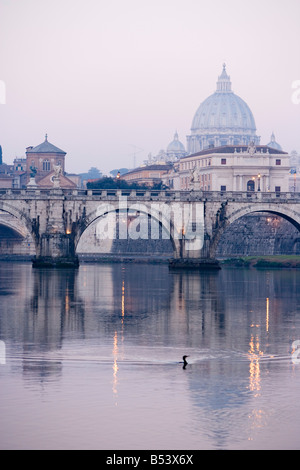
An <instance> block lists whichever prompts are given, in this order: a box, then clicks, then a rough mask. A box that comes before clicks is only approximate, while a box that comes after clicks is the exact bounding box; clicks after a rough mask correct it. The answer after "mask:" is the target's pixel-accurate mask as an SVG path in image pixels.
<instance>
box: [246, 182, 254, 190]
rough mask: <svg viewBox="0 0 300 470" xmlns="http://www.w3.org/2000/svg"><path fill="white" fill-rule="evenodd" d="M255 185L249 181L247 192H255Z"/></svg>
mask: <svg viewBox="0 0 300 470" xmlns="http://www.w3.org/2000/svg"><path fill="white" fill-rule="evenodd" d="M254 188H255V183H254V181H253V180H249V181H248V183H247V191H254Z"/></svg>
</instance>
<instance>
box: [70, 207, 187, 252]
mask: <svg viewBox="0 0 300 470" xmlns="http://www.w3.org/2000/svg"><path fill="white" fill-rule="evenodd" d="M129 211H136V212H138V213H139V214H138V215H140V214H142V215H146V216H148V218H149V217H150V218H152V219H153V220H154V221H155V223H156V224H157V226H158V227H161V229H162V230H165V232H166V234H168V236H169V239H170V242H171V246H172V249H173V255H174V257H179V256H180V252H181V249H182V244H181V241H182V240H180V234H179V230H178V227H176V225H175V223H174V220H173V218H172V217H170V218H168V216H167V215H166V214H165V213H161V212H160V210H159V205H157V206H156V207H155V206H153V205H152V206H147V205H146V204H144V203H133V204H132V203H130V206H129V207H128V208H127V207H124V209H122V208H120V206H119V204H113V203H103V204H100V205H99V207H97V208H96V209H95V210H93V211H91V212H90V213H89V214H88V215H86V216H85V218H84V223H81V224H79V226H78V228H77V230H76V233H75V237H74V244H75V251H76V250H77V247H78V244H79V241H80V239H81V237H82V235H83V233H84V232H85V231H86V230H87V229H88V228H89V227H90V226H91V225H92V224H94V223H95V222H96V221H97V220H99V221H100V220H101V219H102V218H103V217H106V216H109V215H111V216H112V217H111V220H110V222H112V223H114V220H113V216H114V215H115V216H116V218H115V223H116V224H119V222H118V216H120V214H125V213H126V214H127V216H128V215H129ZM138 215H137V217H138ZM127 233H128V232H127ZM166 236H167V235H166Z"/></svg>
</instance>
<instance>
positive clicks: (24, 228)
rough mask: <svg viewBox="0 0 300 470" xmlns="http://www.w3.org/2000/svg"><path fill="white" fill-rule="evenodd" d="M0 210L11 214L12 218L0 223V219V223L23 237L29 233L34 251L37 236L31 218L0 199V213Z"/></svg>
mask: <svg viewBox="0 0 300 470" xmlns="http://www.w3.org/2000/svg"><path fill="white" fill-rule="evenodd" d="M1 212H2V213H4V214H9V215H11V216H12V219H11V220H10V221H8V223H7V221H4V223H1V221H0V223H1V224H2V225H6V226H7V227H9V228H10V229H12V230H14V231H15V232H17V233H19V234H20V235H21V236H23V237H24V238H25V237H26V236H28V235H29V236H30V237H31V239H32V241H33V242H34V245H35V251H36V248H37V243H38V241H37V237H36V234H35V233H34V230H33V224H32V220H31V219H30V218H29V217H28V216H27V215H26V213H25V212H24V211H23V210H21V209H19V208H18V207H16V206H15V205H13V204H10V203H8V202H7V201H0V213H1ZM13 219H16V221H17V222H18V223H16V224H15V223H14V222H13Z"/></svg>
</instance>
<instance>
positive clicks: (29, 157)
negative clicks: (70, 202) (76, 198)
mask: <svg viewBox="0 0 300 470" xmlns="http://www.w3.org/2000/svg"><path fill="white" fill-rule="evenodd" d="M65 157H66V152H65V151H64V150H61V149H60V148H58V147H56V146H55V145H53V144H51V143H50V142H49V141H48V136H47V134H46V137H45V141H44V142H43V143H42V144H40V145H38V146H36V147H27V149H26V174H27V183H28V182H29V180H30V173H33V172H34V173H35V182H36V185H37V186H38V187H41V188H53V177H54V175H55V170H54V167H55V166H60V167H61V176H60V187H61V188H76V187H77V185H76V183H74V182H73V181H72V180H71V179H70V178H68V177H67V176H66V175H65Z"/></svg>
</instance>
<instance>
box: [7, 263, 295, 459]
mask: <svg viewBox="0 0 300 470" xmlns="http://www.w3.org/2000/svg"><path fill="white" fill-rule="evenodd" d="M299 285H300V271H298V270H255V269H253V270H251V269H238V268H234V269H229V268H224V269H222V270H221V271H218V272H211V273H196V272H169V270H168V267H167V266H164V265H146V264H145V265H142V264H141V265H139V264H136V265H130V264H124V265H122V264H115V265H101V264H83V265H81V266H80V268H79V269H78V270H77V271H73V270H70V271H69V270H60V271H59V270H42V269H41V270H34V269H32V267H31V265H30V264H25V263H24V264H17V263H0V340H1V343H0V346H1V348H0V416H1V428H0V429H1V430H0V448H1V449H105V450H111V449H118V450H121V449H126V450H132V449H146V450H150V449H151V450H152V449H173V450H175V449H299V448H300V400H299V396H300V364H298V362H300V361H298V358H297V350H296V351H295V347H294V348H293V346H292V344H293V342H294V341H296V340H300V290H299V288H298V286H299ZM183 354H188V355H189V356H190V357H189V358H188V361H189V364H188V365H187V367H186V368H185V369H184V368H183V365H182V364H180V363H179V361H180V360H181V357H182V355H183Z"/></svg>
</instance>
